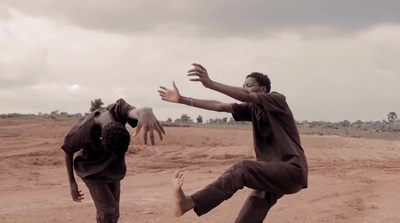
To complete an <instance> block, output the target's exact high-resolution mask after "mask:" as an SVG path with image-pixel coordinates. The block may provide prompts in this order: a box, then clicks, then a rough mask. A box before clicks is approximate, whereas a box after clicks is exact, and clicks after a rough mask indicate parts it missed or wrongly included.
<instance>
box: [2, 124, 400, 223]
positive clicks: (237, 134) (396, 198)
mask: <svg viewBox="0 0 400 223" xmlns="http://www.w3.org/2000/svg"><path fill="white" fill-rule="evenodd" d="M71 125H72V122H57V121H54V120H29V121H10V120H0V179H1V184H0V222H7V223H9V222H23V223H26V222H30V223H43V222H46V223H47V222H95V220H94V218H95V208H94V205H93V201H92V199H91V197H90V195H89V192H88V190H87V188H86V186H85V185H84V183H83V182H82V181H81V180H80V179H77V180H78V185H79V187H80V189H81V190H82V191H83V193H84V194H85V199H84V200H83V201H82V202H81V203H78V202H73V201H72V200H71V197H70V195H69V186H68V180H67V174H66V170H65V167H64V154H63V151H62V150H61V149H60V145H61V143H62V140H63V137H64V135H65V134H66V133H67V132H68V130H69V128H70V127H71ZM129 131H131V132H132V133H133V132H134V129H129ZM166 131H167V135H166V137H165V139H164V140H163V141H162V142H160V141H159V140H157V145H155V146H144V145H142V144H143V143H142V141H141V139H140V138H133V139H132V143H131V146H130V148H129V153H128V154H127V159H126V160H127V166H128V171H127V176H126V177H125V179H124V180H123V181H122V192H121V218H120V222H121V223H127V222H162V223H169V222H181V223H183V222H188V223H196V222H207V223H213V222H217V223H225V222H227V223H229V222H234V219H235V217H236V216H237V213H238V211H239V210H240V208H241V206H242V204H243V202H244V200H245V199H246V197H247V195H248V194H249V192H250V190H249V189H243V190H241V191H238V192H237V193H236V194H235V195H234V196H233V197H232V198H231V199H229V200H227V201H225V202H223V203H222V204H221V205H220V206H218V207H217V208H215V209H214V210H212V211H211V212H209V213H208V214H206V215H204V216H202V217H200V218H199V217H197V216H196V215H195V213H194V212H192V211H190V212H188V213H186V214H185V215H184V216H182V217H181V218H175V217H173V215H172V192H171V185H170V183H169V182H170V179H171V176H172V173H173V172H174V170H175V169H181V170H183V171H184V172H185V184H184V186H183V188H184V190H185V191H186V192H187V193H189V194H190V193H193V192H195V191H197V190H198V189H201V188H203V187H204V186H206V185H207V184H208V183H211V182H212V181H213V180H214V179H216V178H217V177H218V176H219V175H220V174H221V173H223V171H224V170H226V169H227V168H228V167H229V166H230V165H232V164H233V163H235V162H236V161H238V160H240V159H254V152H253V149H252V133H251V131H249V130H233V129H205V128H195V127H188V128H176V127H175V128H173V127H170V128H166ZM301 137H302V143H303V147H304V149H305V152H306V155H307V158H308V163H309V168H310V171H309V188H308V189H305V190H302V191H300V192H299V193H297V194H293V195H287V196H284V197H283V198H281V199H280V200H279V201H278V203H277V204H276V205H275V206H274V207H273V208H272V209H271V211H270V212H269V214H268V216H267V218H266V220H265V221H264V222H275V223H288V222H301V223H303V222H305V223H308V222H310V223H314V222H315V223H317V222H318V223H321V222H329V223H335V222H338V223H339V222H340V223H342V222H377V223H378V222H379V223H381V222H385V223H391V222H392V223H395V222H396V223H398V222H400V193H399V192H400V187H399V185H400V141H385V140H371V139H362V138H343V137H337V136H312V135H302V136H301Z"/></svg>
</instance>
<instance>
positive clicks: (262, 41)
mask: <svg viewBox="0 0 400 223" xmlns="http://www.w3.org/2000/svg"><path fill="white" fill-rule="evenodd" d="M399 12H400V1H398V0H391V1H389V0H381V1H376V0H352V1H349V0H335V1H333V0H332V1H321V0H308V1H300V0H281V1H275V0H258V1H257V0H248V1H243V0H194V1H189V0H174V1H165V0H164V1H163V0H141V1H139V0H119V1H111V0H96V1H94V0H90V1H88V0H85V1H81V0H80V1H77V0H69V1H61V0H59V1H58V0H57V1H56V0H35V1H32V0H0V105H1V106H0V114H7V113H23V114H25V113H34V114H38V113H39V112H41V113H50V112H52V111H55V110H59V111H60V112H68V113H71V114H73V113H85V112H88V111H89V108H90V102H91V101H92V100H94V99H96V98H101V99H102V101H103V102H104V103H105V104H106V105H107V104H109V103H112V102H114V101H116V100H117V99H118V98H121V97H122V98H125V100H126V101H128V102H129V103H130V104H132V105H134V106H137V107H143V106H148V107H152V108H153V109H154V113H155V114H156V116H157V117H158V118H159V119H160V120H166V119H167V118H172V119H176V118H180V116H181V115H182V114H188V115H189V116H190V117H192V118H193V119H194V120H195V119H196V118H197V116H199V115H201V116H202V117H203V119H205V120H208V119H209V118H217V117H218V118H222V117H231V116H230V115H229V114H225V113H217V112H207V111H204V110H200V109H196V108H191V107H188V106H185V105H180V104H172V103H168V102H164V101H162V100H161V99H160V97H159V95H158V93H157V90H158V88H159V86H160V85H162V86H166V87H171V86H172V81H175V82H176V84H177V86H178V88H179V91H180V93H181V94H182V95H184V96H189V97H197V98H203V99H214V100H220V101H224V102H237V101H235V100H233V99H231V98H228V97H226V96H224V95H221V94H219V93H216V92H213V91H211V90H208V89H205V88H203V87H202V85H201V83H199V82H191V81H189V77H187V76H186V74H187V71H188V70H189V69H191V68H192V67H191V63H193V62H196V63H200V64H202V65H203V66H204V67H206V69H207V70H208V72H209V76H210V78H211V79H213V80H215V81H218V82H223V83H225V84H229V85H235V86H242V84H243V82H244V79H245V76H246V75H247V74H249V73H251V72H253V71H258V72H262V73H265V74H267V75H268V76H269V77H270V79H271V81H272V90H273V91H278V92H280V93H283V94H284V95H286V97H287V101H288V103H289V106H290V107H291V109H292V111H293V113H294V116H295V119H296V120H298V121H303V120H308V121H334V122H336V121H343V120H349V121H352V122H353V121H356V120H358V119H360V120H362V121H370V120H372V121H380V120H383V119H387V114H388V113H389V112H392V111H394V112H396V113H397V114H400V86H399V85H400V62H399V60H400V13H399Z"/></svg>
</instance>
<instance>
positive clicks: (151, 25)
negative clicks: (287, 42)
mask: <svg viewBox="0 0 400 223" xmlns="http://www.w3.org/2000/svg"><path fill="white" fill-rule="evenodd" d="M2 2H3V3H2V4H3V5H4V6H6V5H7V6H10V7H13V8H15V9H17V10H20V11H22V12H23V13H26V14H28V15H31V16H44V17H49V18H52V19H58V20H59V21H64V22H68V23H72V24H74V25H78V26H81V27H83V28H85V29H92V30H102V31H107V32H115V33H125V34H132V33H137V32H139V33H140V32H148V31H154V32H157V31H159V30H160V29H161V30H162V29H164V28H165V29H176V30H175V31H176V32H179V31H180V28H182V27H186V28H188V27H189V28H190V27H191V28H192V29H191V31H192V34H193V35H198V34H199V35H207V36H225V35H232V34H235V35H257V34H261V33H268V32H269V31H271V30H276V29H282V28H288V27H298V26H300V27H301V26H329V27H332V28H337V29H346V30H357V29H362V28H365V27H369V26H373V25H377V24H382V23H396V24H398V23H400V16H399V13H398V12H399V11H400V1H396V0H383V1H375V0H357V1H346V0H337V1H318V0H306V1H297V0H286V1H275V0H270V1H265V0H264V1H262V0H251V1H242V0H217V1H215V0H214V1H211V0H203V1H185V0H176V1H161V0H148V1H130V0H123V1H118V2H117V1H108V0H96V1H53V0H35V1H15V0H3V1H2ZM0 4H1V3H0Z"/></svg>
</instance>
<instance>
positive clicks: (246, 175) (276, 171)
mask: <svg viewBox="0 0 400 223" xmlns="http://www.w3.org/2000/svg"><path fill="white" fill-rule="evenodd" d="M296 171H298V170H296V167H294V166H292V165H291V164H288V163H272V162H259V161H251V160H243V161H239V162H237V163H236V164H235V165H233V166H232V167H231V168H229V169H228V170H227V171H226V172H225V173H224V174H223V175H222V176H221V177H219V178H218V179H217V180H216V181H214V182H213V183H211V184H210V185H208V186H207V187H205V188H204V189H202V190H200V191H198V192H196V193H195V194H193V195H192V196H191V198H192V199H193V201H194V203H195V208H194V210H195V212H196V214H197V215H198V216H201V215H203V214H205V213H207V212H208V211H210V210H212V209H213V208H215V207H216V206H218V205H219V204H220V203H222V202H223V201H224V200H227V199H229V198H230V197H232V195H233V194H234V193H235V192H236V191H237V190H240V189H243V187H245V186H246V187H249V188H251V189H254V190H259V191H270V192H272V193H275V194H286V193H294V192H296V191H298V190H300V189H301V188H302V185H300V184H299V183H297V182H300V181H297V182H296V180H295V179H294V178H295V177H293V176H295V175H298V174H297V173H295V174H294V175H293V174H290V172H296Z"/></svg>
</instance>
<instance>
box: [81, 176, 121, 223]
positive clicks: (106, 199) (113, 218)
mask: <svg viewBox="0 0 400 223" xmlns="http://www.w3.org/2000/svg"><path fill="white" fill-rule="evenodd" d="M86 185H87V187H88V188H89V191H90V195H91V196H92V199H93V201H94V205H95V206H96V210H97V212H96V220H97V222H98V223H116V222H117V221H118V215H119V214H118V212H117V208H118V207H117V205H118V203H117V201H116V200H115V197H114V194H113V193H112V191H111V189H110V186H109V185H108V184H105V183H86Z"/></svg>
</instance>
